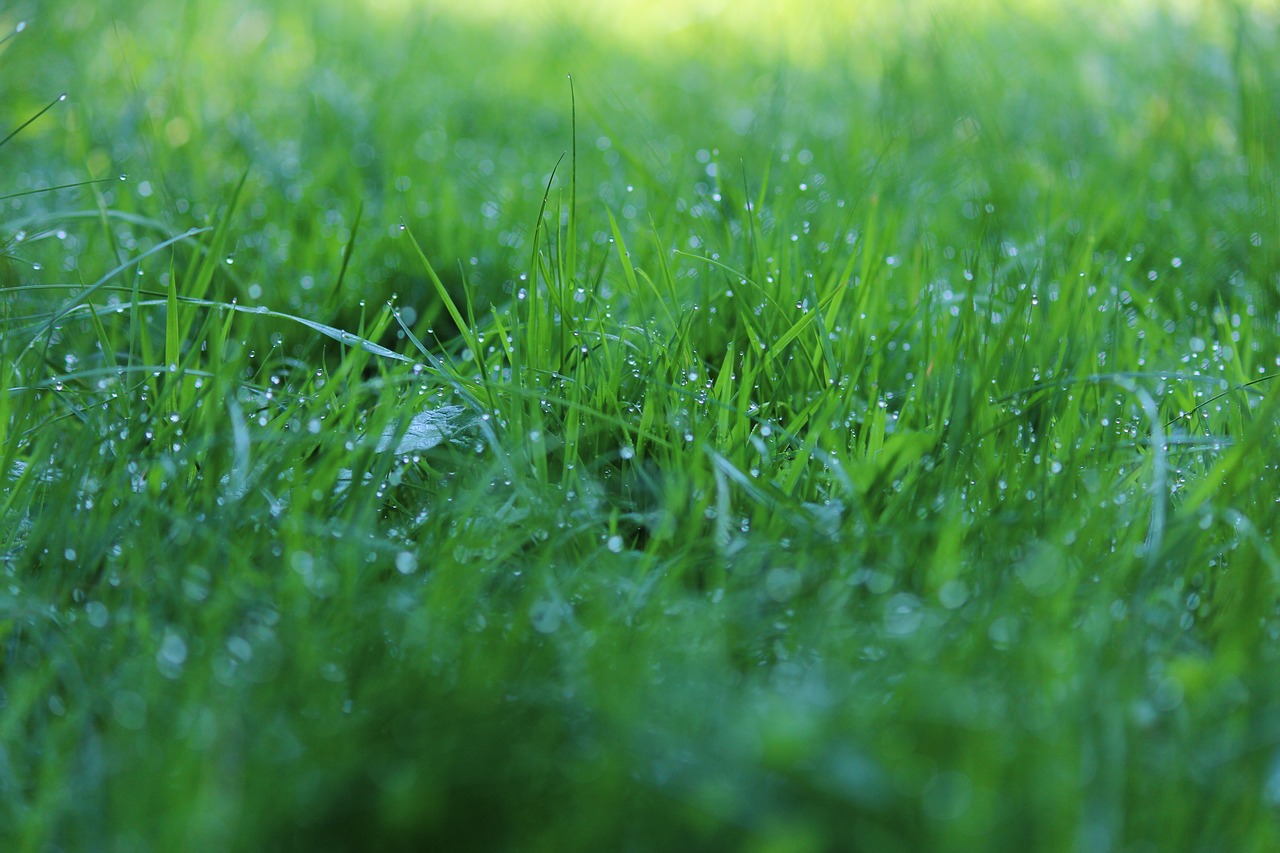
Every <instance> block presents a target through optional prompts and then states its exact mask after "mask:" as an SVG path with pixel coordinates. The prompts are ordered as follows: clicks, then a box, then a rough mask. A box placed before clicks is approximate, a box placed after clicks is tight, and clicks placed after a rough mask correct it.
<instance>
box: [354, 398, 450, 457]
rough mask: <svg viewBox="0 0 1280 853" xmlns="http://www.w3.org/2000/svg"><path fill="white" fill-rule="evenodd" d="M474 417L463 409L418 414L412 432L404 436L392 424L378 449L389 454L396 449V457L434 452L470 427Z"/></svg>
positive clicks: (442, 408) (379, 441) (384, 433)
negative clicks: (440, 445)
mask: <svg viewBox="0 0 1280 853" xmlns="http://www.w3.org/2000/svg"><path fill="white" fill-rule="evenodd" d="M473 417H474V416H473V415H472V414H471V412H469V411H468V410H467V409H465V408H463V407H462V406H441V407H440V408H438V409H428V410H427V411H425V412H418V414H416V415H414V416H413V419H412V420H411V421H409V428H408V429H407V430H405V432H404V433H403V434H401V433H400V426H399V424H395V423H393V424H389V425H388V426H387V428H386V429H385V430H383V431H382V437H381V438H379V439H378V446H377V447H376V448H374V449H375V450H377V452H379V453H385V452H387V451H388V450H390V449H391V448H392V446H393V445H394V446H395V453H396V455H400V454H403V453H417V452H419V451H422V450H430V449H431V448H433V447H435V446H436V445H438V444H443V443H444V442H446V441H448V440H449V439H450V438H452V437H453V436H454V435H455V434H456V433H458V432H459V431H461V430H462V429H463V428H464V427H466V426H468V425H469V423H470V421H471V420H472V419H473Z"/></svg>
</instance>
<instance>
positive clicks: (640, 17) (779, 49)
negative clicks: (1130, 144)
mask: <svg viewBox="0 0 1280 853" xmlns="http://www.w3.org/2000/svg"><path fill="white" fill-rule="evenodd" d="M364 3H365V6H366V8H368V10H369V11H370V12H371V13H372V14H373V15H375V16H378V17H384V18H392V19H395V18H400V17H404V16H406V15H409V14H412V13H415V12H424V11H425V12H427V13H428V14H433V15H444V16H448V17H453V18H462V19H466V20H471V21H475V22H481V23H492V24H499V23H500V24H502V25H503V26H507V27H512V26H520V27H524V28H528V29H530V30H533V31H534V32H535V33H536V31H538V30H541V29H551V28H553V27H556V28H562V27H564V26H565V25H570V26H572V27H573V28H575V29H578V30H580V31H582V32H584V33H587V34H590V35H592V36H598V37H599V38H601V39H608V40H611V41H615V42H617V43H619V44H622V45H625V46H626V47H627V48H628V49H630V50H632V51H634V52H638V53H652V54H654V55H662V54H663V53H668V52H672V51H676V52H679V53H682V54H689V53H694V54H696V53H698V52H699V51H705V52H706V53H707V54H708V55H712V54H714V53H716V52H718V51H724V50H726V49H735V50H739V51H762V52H765V53H768V54H778V53H781V54H783V55H785V56H787V57H788V58H789V59H790V60H791V61H793V62H795V63H797V64H802V65H814V64H819V63H822V62H824V61H830V59H831V58H832V57H833V56H840V57H842V58H843V59H844V60H845V61H853V62H854V63H858V62H859V60H867V61H871V59H872V56H878V55H879V54H880V52H881V49H883V48H886V47H889V46H891V45H892V44H893V43H894V42H896V41H897V40H898V38H900V37H902V36H905V35H910V34H912V33H919V32H921V31H925V30H928V29H930V28H938V27H943V28H944V29H945V28H948V27H950V25H951V23H954V24H965V25H968V26H973V25H974V22H975V21H978V22H981V21H983V20H985V19H991V20H993V21H995V20H1000V19H1006V20H1008V19H1019V20H1023V21H1029V22H1037V21H1041V22H1044V23H1051V22H1052V21H1053V20H1055V19H1059V18H1061V17H1062V16H1064V15H1068V16H1070V17H1072V18H1077V17H1079V16H1080V15H1084V14H1087V15H1089V16H1090V17H1091V19H1093V20H1094V21H1095V28H1096V29H1097V30H1098V31H1100V32H1123V31H1125V30H1128V29H1129V28H1131V27H1132V26H1133V25H1134V24H1136V23H1138V22H1139V21H1140V20H1142V19H1143V18H1147V17H1150V16H1151V15H1156V14H1168V15H1172V16H1174V17H1178V18H1186V19H1195V20H1197V21H1201V22H1204V21H1205V18H1206V17H1208V18H1210V19H1213V20H1212V21H1210V23H1212V22H1214V21H1219V19H1220V18H1221V17H1222V16H1221V15H1218V14H1216V13H1215V14H1212V15H1207V14H1206V12H1205V4H1204V3H1203V2H1202V0H1110V2H1095V3H1082V4H1073V5H1069V6H1064V5H1063V4H1061V3H1059V2H1054V0H1012V2H1009V0H850V2H831V0H733V2H730V0H615V2H612V3H608V4H602V3H597V2H595V0H542V2H536V3H525V2H519V0H469V2H466V3H457V2H453V0H364ZM1250 8H1251V9H1252V10H1253V11H1254V12H1255V13H1259V14H1260V13H1262V12H1263V11H1266V12H1274V11H1276V10H1280V0H1258V2H1255V3H1253V4H1251V6H1250ZM1241 14H1244V15H1248V14H1249V12H1248V11H1244V12H1242V13H1241ZM949 22H950V23H949ZM1219 22H1220V21H1219ZM872 47H874V49H869V48H872Z"/></svg>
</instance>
